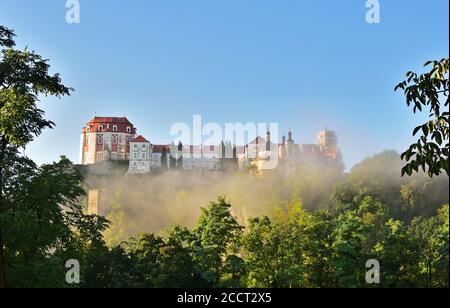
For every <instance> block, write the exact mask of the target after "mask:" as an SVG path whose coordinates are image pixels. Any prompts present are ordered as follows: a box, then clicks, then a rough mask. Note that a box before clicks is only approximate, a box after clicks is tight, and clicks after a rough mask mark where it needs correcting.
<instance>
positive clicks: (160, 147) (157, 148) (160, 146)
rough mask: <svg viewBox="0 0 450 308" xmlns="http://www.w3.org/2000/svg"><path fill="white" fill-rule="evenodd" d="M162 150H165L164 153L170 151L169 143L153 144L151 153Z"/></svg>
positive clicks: (161, 151)
mask: <svg viewBox="0 0 450 308" xmlns="http://www.w3.org/2000/svg"><path fill="white" fill-rule="evenodd" d="M164 150H165V151H166V153H170V145H165V144H155V145H153V153H163V152H164Z"/></svg>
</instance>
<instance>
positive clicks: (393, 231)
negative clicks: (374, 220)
mask: <svg viewBox="0 0 450 308" xmlns="http://www.w3.org/2000/svg"><path fill="white" fill-rule="evenodd" d="M381 233H382V236H381V239H380V241H379V242H378V243H377V244H376V245H375V246H374V249H373V251H374V254H375V255H376V259H377V260H378V261H379V262H380V264H381V266H382V269H381V271H382V275H381V280H382V281H381V283H382V286H384V287H389V288H399V287H400V288H405V287H417V286H418V285H417V274H418V272H419V271H418V264H419V258H420V256H419V254H418V252H419V247H418V242H417V239H416V237H415V236H414V235H413V234H412V233H411V232H409V230H408V228H407V227H406V226H405V225H404V223H403V222H401V221H399V220H393V219H390V220H389V221H388V222H387V223H386V224H385V227H384V229H383V230H382V231H381Z"/></svg>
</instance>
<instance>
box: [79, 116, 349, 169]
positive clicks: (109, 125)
mask: <svg viewBox="0 0 450 308" xmlns="http://www.w3.org/2000/svg"><path fill="white" fill-rule="evenodd" d="M80 144H81V146H80V164H81V165H95V164H98V163H101V162H105V161H124V162H128V164H129V167H128V173H129V174H148V173H151V172H152V171H156V170H159V171H165V170H167V171H168V170H183V171H191V172H219V171H222V170H225V169H229V168H235V169H236V170H237V169H245V168H253V169H254V170H256V171H257V172H260V173H262V172H263V170H269V169H280V168H284V169H285V170H292V169H294V168H295V166H297V165H300V164H302V163H309V164H312V163H332V164H341V165H342V157H341V154H340V151H339V149H338V145H337V136H336V133H335V132H334V131H330V130H324V131H322V132H320V133H319V134H318V136H317V143H316V144H301V145H300V144H297V143H295V141H294V139H293V135H292V132H291V131H289V133H288V136H287V137H286V136H283V137H282V138H281V143H273V142H272V140H271V134H270V131H267V133H266V135H265V136H264V137H262V136H259V137H256V138H255V139H254V140H253V141H251V142H249V143H248V144H246V145H233V144H231V143H230V142H227V143H225V142H222V143H221V144H219V145H183V144H181V143H179V144H152V143H151V142H150V141H149V140H148V139H146V138H145V137H144V136H142V135H137V129H136V128H135V127H134V125H133V124H132V123H131V122H130V121H129V120H128V119H127V118H125V117H94V118H93V119H92V120H91V121H89V122H88V123H87V124H86V125H85V126H84V127H83V129H82V133H81V142H80Z"/></svg>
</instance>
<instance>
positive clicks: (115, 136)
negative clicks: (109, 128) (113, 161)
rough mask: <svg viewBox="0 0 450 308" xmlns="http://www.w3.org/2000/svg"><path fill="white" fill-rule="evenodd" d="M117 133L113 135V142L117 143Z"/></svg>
mask: <svg viewBox="0 0 450 308" xmlns="http://www.w3.org/2000/svg"><path fill="white" fill-rule="evenodd" d="M117 141H118V140H117V135H112V144H117Z"/></svg>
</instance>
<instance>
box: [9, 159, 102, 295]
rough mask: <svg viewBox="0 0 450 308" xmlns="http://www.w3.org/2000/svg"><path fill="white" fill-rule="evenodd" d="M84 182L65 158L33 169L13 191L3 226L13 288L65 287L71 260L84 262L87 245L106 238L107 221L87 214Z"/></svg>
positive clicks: (29, 170) (10, 193)
mask: <svg viewBox="0 0 450 308" xmlns="http://www.w3.org/2000/svg"><path fill="white" fill-rule="evenodd" d="M81 180H82V178H81V176H80V174H79V173H78V172H77V171H76V170H75V169H74V168H73V165H72V164H71V163H70V161H69V160H68V159H66V158H62V159H61V161H59V162H58V163H54V164H51V165H44V166H42V167H40V168H36V169H34V170H33V169H28V170H27V178H26V179H24V178H22V176H20V177H18V178H17V179H16V180H15V183H14V186H13V187H8V189H9V190H8V194H7V195H5V197H6V200H7V204H8V207H7V208H6V209H5V210H4V211H3V212H2V213H1V215H0V223H1V225H2V227H3V230H4V231H3V239H4V245H5V247H6V248H5V255H6V257H7V258H6V262H5V265H6V269H7V276H6V277H7V278H9V281H10V283H9V285H10V286H11V287H55V286H58V287H61V286H65V285H64V284H65V283H64V277H65V274H64V272H65V268H64V264H65V261H66V260H69V259H77V260H78V261H80V263H83V264H84V249H85V247H86V245H89V243H92V242H95V241H98V240H100V239H101V233H102V232H103V231H104V230H105V229H106V227H107V221H106V220H105V219H104V218H102V217H99V216H90V215H85V214H84V213H83V206H82V205H81V204H80V203H79V202H78V201H79V197H80V196H82V195H83V194H84V191H83V187H82V184H81V183H82V182H81ZM16 185H17V186H16Z"/></svg>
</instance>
